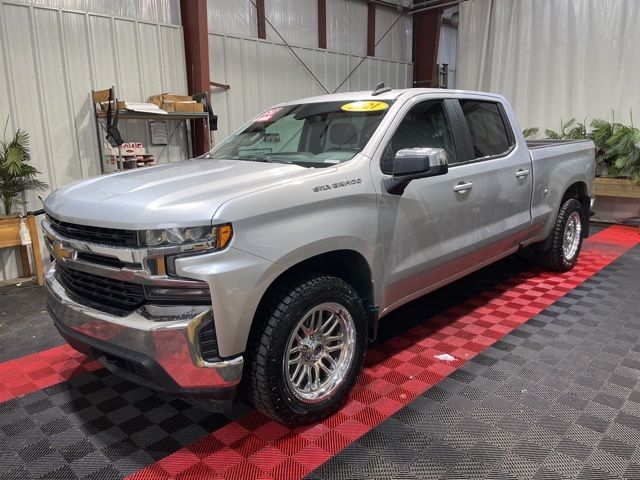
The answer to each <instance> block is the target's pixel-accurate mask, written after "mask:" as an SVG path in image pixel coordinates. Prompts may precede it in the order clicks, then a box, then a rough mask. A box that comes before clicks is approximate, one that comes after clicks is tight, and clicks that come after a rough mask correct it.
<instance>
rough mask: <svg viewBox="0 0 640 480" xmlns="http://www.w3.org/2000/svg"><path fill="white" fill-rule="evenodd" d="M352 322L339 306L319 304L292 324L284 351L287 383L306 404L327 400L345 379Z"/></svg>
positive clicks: (352, 340)
mask: <svg viewBox="0 0 640 480" xmlns="http://www.w3.org/2000/svg"><path fill="white" fill-rule="evenodd" d="M355 333H356V332H355V323H354V321H353V318H352V317H351V314H350V313H349V312H348V310H347V309H346V308H344V307H343V306H342V305H340V304H337V303H333V302H327V303H322V304H320V305H318V306H316V307H314V308H313V309H311V310H310V311H309V312H307V313H306V314H305V315H304V316H303V317H302V319H301V320H300V321H299V322H298V324H297V325H296V326H295V327H294V329H293V331H292V332H291V335H290V336H289V342H288V344H287V348H286V350H285V355H284V359H283V360H284V361H283V368H284V372H285V378H286V381H287V386H288V387H289V390H290V391H291V393H293V395H294V396H295V397H296V398H298V399H299V400H301V401H303V402H305V403H317V402H321V401H323V400H326V399H327V398H329V397H330V396H331V394H332V393H333V392H334V390H335V389H336V388H338V387H339V385H340V384H341V382H342V381H343V380H344V377H345V376H346V374H347V372H348V370H349V367H350V366H351V362H352V360H353V355H354V347H355Z"/></svg>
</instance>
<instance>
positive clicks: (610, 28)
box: [457, 0, 640, 131]
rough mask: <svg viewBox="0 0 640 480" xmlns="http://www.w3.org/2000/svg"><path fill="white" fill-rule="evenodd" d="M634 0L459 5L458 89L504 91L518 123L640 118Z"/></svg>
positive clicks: (638, 10) (478, 0) (638, 6)
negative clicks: (598, 118)
mask: <svg viewBox="0 0 640 480" xmlns="http://www.w3.org/2000/svg"><path fill="white" fill-rule="evenodd" d="M639 24H640V2H638V1H637V0H472V1H469V2H464V3H462V4H461V5H460V27H459V49H458V51H459V58H458V80H457V87H458V88H465V89H473V90H486V91H491V92H498V93H501V94H503V95H505V96H506V97H507V98H508V99H509V100H510V101H511V103H512V105H513V106H514V108H515V110H516V113H517V115H518V119H519V120H520V123H521V126H522V128H526V127H539V128H541V129H543V128H552V129H553V130H556V131H557V130H559V128H560V119H561V118H562V119H564V120H567V119H569V118H573V117H575V118H577V119H578V120H580V121H583V120H584V119H585V118H586V119H587V122H590V121H591V119H593V118H597V117H601V118H606V119H609V120H610V119H611V115H612V110H613V111H614V112H615V117H616V119H617V120H620V121H622V122H629V121H630V111H633V114H634V116H635V123H636V124H637V123H638V119H639V118H640V89H639V88H638V78H639V77H640V63H638V59H639V58H640V35H638V25H639Z"/></svg>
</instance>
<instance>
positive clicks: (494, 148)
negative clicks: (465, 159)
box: [460, 100, 513, 158]
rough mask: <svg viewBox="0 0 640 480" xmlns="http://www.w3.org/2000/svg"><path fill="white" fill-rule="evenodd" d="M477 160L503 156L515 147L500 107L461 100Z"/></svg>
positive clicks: (494, 104) (491, 103)
mask: <svg viewBox="0 0 640 480" xmlns="http://www.w3.org/2000/svg"><path fill="white" fill-rule="evenodd" d="M460 106H461V107H462V112H463V113H464V118H465V120H466V122H467V126H468V127H469V133H470V134H471V142H472V143H473V152H474V156H475V158H482V157H490V156H494V155H502V154H504V153H506V152H507V151H509V149H510V148H511V147H512V146H513V145H512V142H511V141H510V139H509V134H508V131H507V126H506V125H505V122H504V119H503V117H502V113H501V111H500V107H499V106H498V104H497V103H494V102H481V101H478V100H460Z"/></svg>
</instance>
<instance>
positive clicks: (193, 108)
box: [173, 101, 204, 112]
mask: <svg viewBox="0 0 640 480" xmlns="http://www.w3.org/2000/svg"><path fill="white" fill-rule="evenodd" d="M173 108H174V111H176V112H204V105H202V104H201V103H200V102H195V101H191V102H174V103H173Z"/></svg>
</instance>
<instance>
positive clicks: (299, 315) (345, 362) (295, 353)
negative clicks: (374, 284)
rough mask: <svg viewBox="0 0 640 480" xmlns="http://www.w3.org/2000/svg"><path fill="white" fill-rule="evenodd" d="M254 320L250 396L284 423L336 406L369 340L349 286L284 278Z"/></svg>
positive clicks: (315, 278)
mask: <svg viewBox="0 0 640 480" xmlns="http://www.w3.org/2000/svg"><path fill="white" fill-rule="evenodd" d="M255 322H256V323H255V325H254V327H253V328H252V333H251V337H250V339H249V344H248V345H247V367H246V370H245V372H246V378H245V382H246V383H245V389H246V392H247V396H248V398H249V400H250V402H251V403H253V405H254V406H255V407H256V408H257V409H259V410H260V411H262V412H263V413H265V414H267V415H269V416H271V417H273V418H275V419H276V420H278V421H280V422H282V423H284V424H288V425H295V424H304V423H311V422H316V421H318V420H321V419H323V418H325V417H327V416H329V415H331V414H333V413H334V412H336V411H337V410H338V409H339V408H340V407H341V406H342V405H343V404H344V402H345V401H346V399H347V395H348V393H349V391H350V390H351V388H352V387H353V385H354V384H355V382H356V379H357V376H358V374H359V373H360V370H361V369H362V364H363V361H364V355H365V352H366V346H367V322H366V316H365V312H364V308H363V305H362V300H361V299H360V297H359V295H358V293H357V292H356V291H355V289H354V288H353V287H352V286H351V285H349V284H348V283H346V282H344V281H343V280H341V279H339V278H336V277H332V276H328V275H311V276H306V277H302V278H298V279H297V280H292V281H286V282H282V283H281V284H280V285H278V286H277V287H276V288H274V289H273V290H272V291H271V292H269V293H268V294H267V297H266V298H265V300H264V301H263V303H262V306H261V308H260V311H259V312H258V314H257V316H256V319H255Z"/></svg>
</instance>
